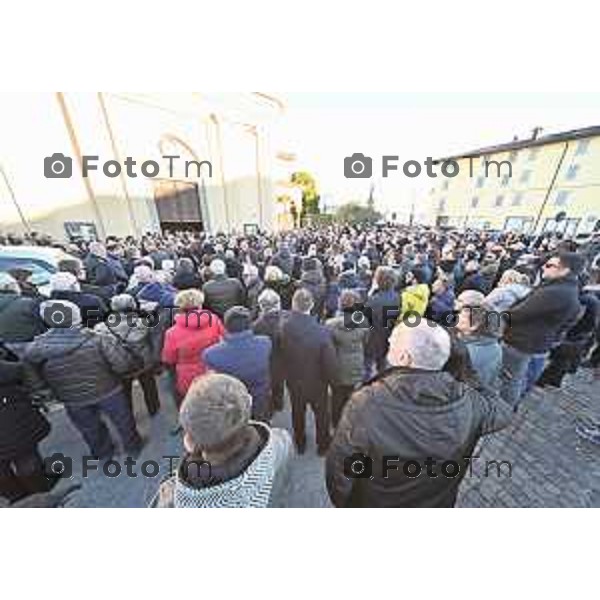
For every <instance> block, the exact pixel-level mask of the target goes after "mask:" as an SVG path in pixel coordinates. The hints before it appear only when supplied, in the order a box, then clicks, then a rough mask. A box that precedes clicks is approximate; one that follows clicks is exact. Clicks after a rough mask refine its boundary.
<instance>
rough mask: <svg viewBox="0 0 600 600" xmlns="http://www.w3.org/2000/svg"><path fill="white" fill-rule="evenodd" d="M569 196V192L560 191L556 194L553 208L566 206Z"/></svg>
mask: <svg viewBox="0 0 600 600" xmlns="http://www.w3.org/2000/svg"><path fill="white" fill-rule="evenodd" d="M570 196H571V192H565V191H564V190H561V191H560V192H558V194H556V198H555V199H554V205H555V206H566V205H567V204H568V203H569V197H570Z"/></svg>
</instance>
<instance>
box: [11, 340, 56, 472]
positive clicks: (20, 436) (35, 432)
mask: <svg viewBox="0 0 600 600" xmlns="http://www.w3.org/2000/svg"><path fill="white" fill-rule="evenodd" d="M0 399H1V400H0V460H12V459H14V458H17V457H19V456H21V455H23V454H30V453H31V452H32V450H34V448H35V447H36V446H37V444H38V443H39V442H40V441H42V440H43V439H44V438H45V437H46V436H47V435H48V433H49V432H50V424H49V423H48V421H47V420H46V418H45V417H44V416H43V415H42V414H41V413H40V412H39V410H38V409H36V408H34V406H33V404H32V402H31V397H30V396H29V394H28V391H27V389H26V388H25V385H24V383H23V365H22V364H21V363H20V362H18V361H17V359H16V357H15V356H14V355H13V354H12V353H10V352H7V351H5V350H4V349H2V350H0Z"/></svg>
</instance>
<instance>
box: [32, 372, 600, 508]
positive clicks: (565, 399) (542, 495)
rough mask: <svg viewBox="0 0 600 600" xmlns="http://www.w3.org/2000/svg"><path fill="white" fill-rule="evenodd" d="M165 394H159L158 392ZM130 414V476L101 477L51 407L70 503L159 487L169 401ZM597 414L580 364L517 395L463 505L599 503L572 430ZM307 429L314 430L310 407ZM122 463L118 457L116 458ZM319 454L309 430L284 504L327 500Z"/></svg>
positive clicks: (467, 483)
mask: <svg viewBox="0 0 600 600" xmlns="http://www.w3.org/2000/svg"><path fill="white" fill-rule="evenodd" d="M163 397H165V394H163ZM135 410H136V417H137V419H138V422H139V428H140V432H141V433H142V435H143V436H144V437H146V438H147V439H148V444H147V446H146V447H145V448H144V451H143V452H142V454H141V456H140V457H139V459H138V461H137V465H136V467H134V469H133V470H134V472H136V473H137V477H135V478H130V477H127V476H126V474H125V470H126V469H125V467H123V471H122V474H121V475H120V476H119V477H115V478H108V477H106V476H105V475H104V474H103V473H102V472H101V470H102V465H100V469H99V472H93V473H91V474H90V475H89V477H88V478H86V479H85V480H82V479H81V462H82V461H81V456H82V454H84V453H85V448H84V445H83V443H82V441H81V438H80V437H79V435H78V433H77V432H76V431H75V429H74V428H73V427H72V426H71V424H70V423H69V422H68V420H67V418H66V415H65V413H64V410H62V409H57V410H55V411H53V412H52V413H51V417H50V418H51V421H52V424H53V430H52V433H51V434H50V436H49V437H48V438H47V440H46V441H45V442H44V444H43V445H42V451H43V453H44V454H45V456H50V455H51V454H52V453H54V452H62V453H64V454H65V455H66V456H69V457H72V458H73V476H74V479H75V480H77V481H81V482H82V484H83V487H82V489H81V490H80V491H79V492H78V493H77V494H75V495H74V496H73V497H72V499H71V501H70V502H69V506H100V507H143V506H146V505H147V504H148V502H149V501H150V499H151V498H152V496H153V494H154V493H155V492H156V490H157V488H158V484H159V481H160V478H161V477H162V476H164V475H166V474H167V471H168V467H169V460H168V459H163V458H162V457H164V456H178V455H179V453H180V450H181V442H180V438H179V436H173V435H171V430H172V429H173V427H174V425H175V422H176V414H175V410H174V408H173V407H172V406H171V404H170V402H169V401H168V400H164V401H163V410H162V411H161V413H160V414H159V415H157V416H156V417H155V418H153V419H150V418H149V417H148V414H147V413H146V411H145V408H144V407H143V402H142V401H141V398H140V397H139V390H137V393H136V400H135ZM584 415H587V416H592V417H599V418H600V380H596V381H594V380H593V379H592V374H591V372H589V371H581V372H580V373H579V374H578V375H577V376H576V377H573V378H569V379H567V380H566V383H565V386H564V388H563V389H562V390H536V391H535V392H534V393H533V394H531V395H530V396H529V398H527V400H526V401H525V402H524V405H523V409H522V411H521V412H520V413H519V415H518V416H517V417H516V418H515V421H514V422H513V424H512V425H511V426H510V427H508V428H507V429H506V430H504V431H502V432H500V433H498V434H495V435H492V436H488V437H487V438H485V440H484V441H482V443H481V444H480V447H479V449H478V452H477V453H478V454H480V458H479V459H478V460H477V461H475V462H474V468H473V473H472V475H471V476H467V477H466V478H465V480H464V482H463V484H462V487H461V491H460V494H459V503H458V505H459V506H462V507H567V506H568V507H592V506H596V507H597V506H600V460H599V457H600V448H599V447H598V446H594V445H592V444H590V443H588V442H585V441H583V440H580V439H579V438H578V437H577V436H576V434H575V423H576V421H577V418H578V417H580V416H584ZM309 421H310V427H309V428H308V429H309V432H311V433H312V431H313V430H314V428H313V424H312V416H311V415H310V414H309ZM274 424H275V425H276V426H280V427H285V428H287V429H290V414H289V411H287V410H286V411H285V412H283V413H281V414H279V415H277V416H276V418H275V420H274ZM116 458H117V460H119V459H120V461H121V463H123V461H124V457H116ZM152 460H154V461H156V462H158V463H159V466H160V468H161V474H160V476H158V477H155V478H148V477H144V476H143V475H142V473H141V466H142V463H144V462H146V461H152ZM494 460H495V461H508V462H510V463H511V465H512V477H509V476H508V467H506V466H504V467H501V476H500V477H498V475H497V471H496V469H495V468H492V467H491V466H490V469H489V471H488V477H484V476H483V475H484V471H485V466H486V462H487V461H494ZM323 463H324V461H323V459H321V458H319V457H318V456H317V455H316V451H315V447H314V437H313V439H312V440H311V438H310V433H309V444H308V449H307V452H306V454H305V455H304V456H301V457H297V458H295V459H294V461H293V463H292V467H291V468H292V472H291V477H292V484H291V485H292V489H291V494H290V497H289V506H291V507H328V506H330V503H329V499H328V497H327V492H326V490H325V484H324V477H323Z"/></svg>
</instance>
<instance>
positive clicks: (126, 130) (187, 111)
mask: <svg viewBox="0 0 600 600" xmlns="http://www.w3.org/2000/svg"><path fill="white" fill-rule="evenodd" d="M0 108H1V109H2V110H0V131H1V135H0V231H3V232H9V231H12V232H17V233H19V232H23V231H26V230H28V229H33V230H37V231H40V232H47V233H50V234H52V235H54V236H56V237H65V234H66V231H67V228H69V229H71V230H77V229H78V228H79V227H90V226H92V228H93V227H94V226H95V228H96V231H97V233H98V235H99V236H100V237H101V238H102V237H104V236H106V235H109V234H115V235H119V236H123V235H127V234H133V235H139V234H140V233H142V232H144V231H149V230H151V231H156V230H159V229H161V228H162V229H174V228H189V229H196V230H200V229H203V230H208V231H212V232H215V231H232V230H238V231H242V230H243V229H244V227H245V226H253V227H254V226H258V227H261V228H266V229H270V228H272V227H273V226H274V225H275V222H276V206H275V190H274V185H273V181H272V179H273V176H272V172H273V169H274V163H275V154H276V152H275V149H274V148H272V147H271V138H272V132H273V130H274V129H275V128H277V127H278V122H279V120H280V118H281V117H282V115H283V110H284V107H283V105H282V103H281V102H280V101H279V100H278V99H277V98H274V97H272V96H269V95H266V94H262V93H259V92H255V93H219V94H215V93H202V92H199V93H189V94H137V93H136V94H131V93H97V94H96V93H70V92H69V93H56V94H52V93H36V94H4V95H3V96H2V97H0ZM55 153H61V154H64V155H65V156H66V157H70V158H71V159H72V163H71V164H72V172H73V174H72V176H71V177H70V178H46V177H45V175H44V165H45V162H44V159H45V158H46V157H49V156H51V155H54V154H55ZM86 155H87V156H90V155H91V156H96V157H98V158H97V160H95V161H94V162H93V163H92V162H89V163H88V164H95V165H96V166H97V167H98V169H97V170H96V171H89V172H88V176H87V177H83V176H82V166H83V163H84V161H85V159H84V158H83V157H84V156H86ZM165 156H177V157H179V158H177V159H165V158H164V157H165ZM128 157H131V158H132V160H133V161H135V162H136V167H135V169H132V172H134V173H135V174H136V175H137V176H136V177H131V176H128V175H127V172H126V171H127V169H126V167H125V160H126V159H127V158H128ZM107 161H117V162H118V163H119V164H120V165H122V168H121V172H120V174H118V175H115V176H114V177H109V176H107V175H106V174H105V173H104V172H103V169H102V167H103V165H104V164H105V163H106V162H107ZM145 161H156V162H157V163H159V165H160V172H159V174H158V176H144V175H143V174H142V173H141V172H140V166H141V164H142V163H143V162H145ZM205 161H208V162H209V163H210V165H209V164H208V163H207V162H205ZM185 163H189V164H188V165H187V166H188V168H185V167H186V164H185ZM169 164H170V165H171V166H172V168H169ZM197 165H201V166H200V167H198V166H197ZM112 166H113V167H114V165H112ZM109 172H111V173H113V174H114V173H115V172H116V168H115V170H113V171H110V169H109ZM147 174H148V173H147ZM150 175H152V174H151V173H150Z"/></svg>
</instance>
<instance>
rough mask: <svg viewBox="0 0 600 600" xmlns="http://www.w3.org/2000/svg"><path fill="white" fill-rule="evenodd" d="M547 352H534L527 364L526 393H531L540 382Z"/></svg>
mask: <svg viewBox="0 0 600 600" xmlns="http://www.w3.org/2000/svg"><path fill="white" fill-rule="evenodd" d="M547 356H548V355H547V354H534V355H533V356H532V357H531V358H530V360H529V364H528V365H527V376H526V379H525V394H527V393H529V392H530V391H531V390H532V389H533V386H534V385H535V384H536V383H537V382H538V380H539V378H540V377H541V376H542V373H543V372H544V367H545V366H546V357H547Z"/></svg>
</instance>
